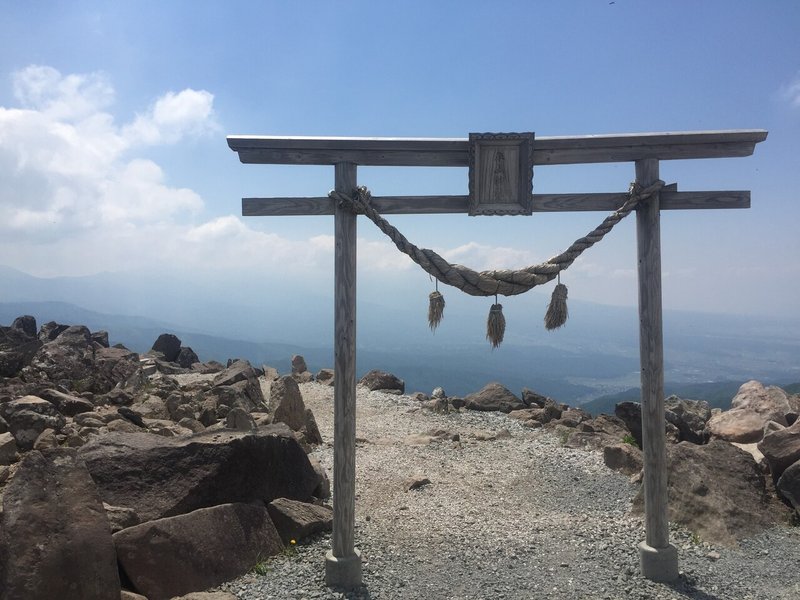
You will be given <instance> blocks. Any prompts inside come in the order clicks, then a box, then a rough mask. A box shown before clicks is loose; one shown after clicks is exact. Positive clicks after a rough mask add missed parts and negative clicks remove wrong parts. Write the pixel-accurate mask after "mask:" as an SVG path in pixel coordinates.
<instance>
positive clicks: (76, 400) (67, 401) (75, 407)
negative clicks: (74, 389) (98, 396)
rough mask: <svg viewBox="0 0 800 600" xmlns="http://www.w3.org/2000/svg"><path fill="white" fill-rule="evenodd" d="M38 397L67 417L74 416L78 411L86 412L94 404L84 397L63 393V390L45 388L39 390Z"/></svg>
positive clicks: (92, 407) (90, 409) (91, 408)
mask: <svg viewBox="0 0 800 600" xmlns="http://www.w3.org/2000/svg"><path fill="white" fill-rule="evenodd" d="M39 397H40V398H44V399H45V400H47V401H48V402H50V403H51V404H53V406H55V407H56V409H57V410H58V412H60V413H61V414H62V415H65V416H67V417H74V416H75V415H78V414H80V413H87V412H91V411H93V410H94V404H92V403H91V402H89V401H88V400H87V399H86V398H81V397H79V396H73V395H71V394H65V393H64V392H59V391H58V390H54V389H46V390H43V391H41V392H39Z"/></svg>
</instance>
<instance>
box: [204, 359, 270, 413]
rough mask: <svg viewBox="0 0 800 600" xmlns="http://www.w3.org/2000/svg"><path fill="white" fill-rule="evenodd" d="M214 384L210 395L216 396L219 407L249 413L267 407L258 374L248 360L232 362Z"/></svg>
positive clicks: (215, 378) (216, 378)
mask: <svg viewBox="0 0 800 600" xmlns="http://www.w3.org/2000/svg"><path fill="white" fill-rule="evenodd" d="M213 383H214V387H213V388H212V389H211V390H209V392H208V395H211V396H214V397H215V398H216V399H217V404H218V405H220V404H224V405H226V406H228V407H229V408H234V407H236V406H238V407H239V408H243V409H244V410H246V411H248V412H250V411H252V410H256V409H259V408H262V407H264V406H265V402H264V394H263V393H262V392H261V384H260V383H259V381H258V374H257V373H256V370H255V369H254V368H253V367H252V365H251V364H250V363H249V362H247V361H246V360H236V361H234V362H232V363H231V365H230V366H229V367H227V368H226V369H225V370H224V371H221V372H219V373H218V374H217V375H216V376H215V377H214V382H213ZM220 416H222V415H220ZM201 421H202V419H201Z"/></svg>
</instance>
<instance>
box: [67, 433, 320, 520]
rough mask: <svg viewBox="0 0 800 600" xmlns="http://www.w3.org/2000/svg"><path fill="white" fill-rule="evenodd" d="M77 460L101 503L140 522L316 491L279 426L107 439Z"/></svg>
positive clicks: (302, 457) (312, 476)
mask: <svg viewBox="0 0 800 600" xmlns="http://www.w3.org/2000/svg"><path fill="white" fill-rule="evenodd" d="M80 455H81V457H82V458H83V459H84V460H85V461H86V466H87V467H88V469H89V472H90V473H91V475H92V478H93V479H94V481H95V483H96V484H97V487H98V489H99V491H100V496H101V497H102V498H103V501H104V502H106V503H107V504H111V505H113V506H125V507H128V508H132V509H133V510H135V511H136V513H137V514H138V515H139V517H140V518H141V519H142V521H148V520H152V519H159V518H162V517H170V516H174V515H179V514H183V513H187V512H190V511H193V510H196V509H198V508H205V507H208V506H214V505H217V504H226V503H232V502H252V501H259V502H269V501H271V500H274V499H275V498H281V497H286V498H292V499H295V500H308V499H310V497H311V495H312V492H313V491H314V489H315V488H316V487H317V486H318V484H319V480H318V479H319V478H318V476H317V474H316V473H315V472H314V469H313V467H312V466H311V464H310V463H309V460H308V458H307V456H306V454H305V452H304V451H303V449H302V448H301V446H300V445H299V443H298V442H297V440H296V439H295V437H294V435H293V434H292V432H291V431H290V430H289V428H288V427H286V426H285V425H283V424H280V423H279V424H274V425H265V426H263V427H260V428H259V429H258V430H256V431H255V432H243V431H234V430H232V429H216V430H210V431H204V432H201V433H197V434H194V435H191V436H187V437H181V438H167V437H162V436H159V435H153V434H148V433H108V434H106V435H103V436H97V437H95V438H94V439H93V440H91V441H90V442H89V443H87V444H86V445H84V446H83V447H81V448H80Z"/></svg>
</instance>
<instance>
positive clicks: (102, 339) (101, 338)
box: [91, 331, 109, 348]
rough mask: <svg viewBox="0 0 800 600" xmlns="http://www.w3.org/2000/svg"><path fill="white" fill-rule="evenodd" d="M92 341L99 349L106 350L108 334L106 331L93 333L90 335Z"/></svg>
mask: <svg viewBox="0 0 800 600" xmlns="http://www.w3.org/2000/svg"><path fill="white" fill-rule="evenodd" d="M91 339H92V341H93V342H94V343H95V344H97V345H98V346H100V347H101V348H108V347H109V344H108V332H107V331H93V332H92V334H91Z"/></svg>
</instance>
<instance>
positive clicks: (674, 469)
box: [634, 439, 777, 546]
mask: <svg viewBox="0 0 800 600" xmlns="http://www.w3.org/2000/svg"><path fill="white" fill-rule="evenodd" d="M668 465H669V468H668V493H669V520H670V521H673V522H675V523H679V524H681V525H684V526H685V527H687V528H688V529H690V530H691V531H693V532H695V533H696V534H697V535H699V536H700V537H701V538H702V539H703V540H705V541H707V542H711V543H715V544H723V545H730V546H733V545H736V543H737V540H738V539H741V538H744V537H747V536H751V535H754V534H756V533H759V532H760V531H762V530H764V529H766V528H768V527H771V526H773V525H775V523H776V522H777V515H776V512H775V507H774V506H772V504H771V503H770V499H769V496H768V494H767V489H766V482H765V480H764V476H763V474H762V473H761V470H760V469H759V468H758V465H756V463H755V461H754V460H753V457H752V456H751V455H750V454H748V453H747V452H745V451H744V450H740V449H739V448H737V447H735V446H733V445H732V444H730V443H728V442H725V441H723V440H716V439H712V440H711V441H710V442H709V443H708V444H706V445H703V446H698V445H696V444H692V443H689V442H680V443H678V444H675V445H670V446H668ZM643 508H644V493H643V489H641V490H640V491H639V494H638V495H637V496H636V498H635V499H634V509H635V510H638V511H642V510H643Z"/></svg>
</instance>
